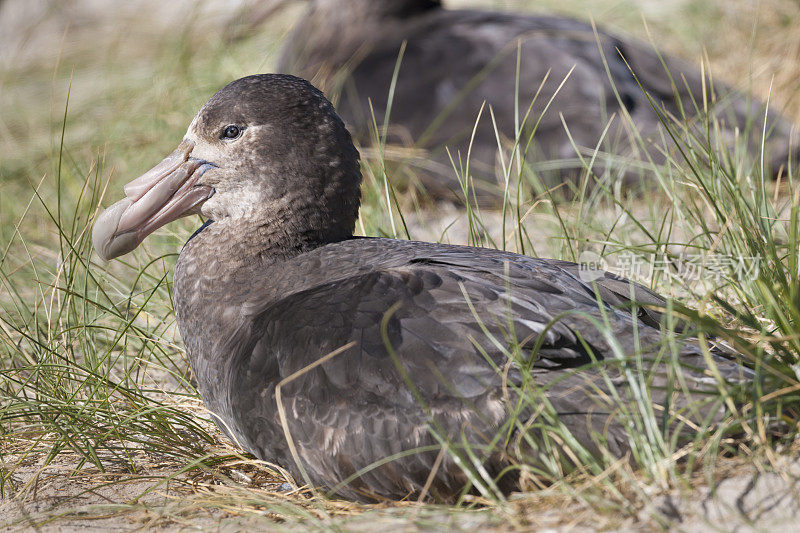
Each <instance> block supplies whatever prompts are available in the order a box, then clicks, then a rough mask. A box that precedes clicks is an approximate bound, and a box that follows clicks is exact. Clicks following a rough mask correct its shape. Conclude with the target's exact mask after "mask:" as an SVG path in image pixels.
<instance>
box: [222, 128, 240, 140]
mask: <svg viewBox="0 0 800 533" xmlns="http://www.w3.org/2000/svg"><path fill="white" fill-rule="evenodd" d="M243 131H244V128H241V127H239V126H237V125H236V124H229V125H227V126H225V128H224V129H223V130H222V134H220V136H219V138H220V139H223V140H228V141H230V140H232V139H238V138H239V137H240V136H241V135H242V132H243Z"/></svg>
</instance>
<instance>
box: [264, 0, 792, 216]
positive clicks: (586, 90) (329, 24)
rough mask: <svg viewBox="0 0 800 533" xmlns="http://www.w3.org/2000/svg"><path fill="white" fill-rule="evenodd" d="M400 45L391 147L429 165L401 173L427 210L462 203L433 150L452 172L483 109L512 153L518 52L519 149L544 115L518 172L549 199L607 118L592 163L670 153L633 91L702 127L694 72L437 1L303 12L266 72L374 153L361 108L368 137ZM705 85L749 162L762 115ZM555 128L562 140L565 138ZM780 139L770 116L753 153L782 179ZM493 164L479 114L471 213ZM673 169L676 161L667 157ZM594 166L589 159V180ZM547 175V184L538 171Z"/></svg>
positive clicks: (609, 44) (575, 30) (623, 44)
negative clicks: (310, 97) (309, 85)
mask: <svg viewBox="0 0 800 533" xmlns="http://www.w3.org/2000/svg"><path fill="white" fill-rule="evenodd" d="M404 41H405V42H406V43H407V47H406V49H405V52H404V54H403V57H402V63H401V67H400V71H399V76H398V78H397V86H396V89H395V93H394V98H393V101H392V110H391V116H390V119H389V124H390V125H391V127H392V130H391V131H392V132H393V133H392V134H391V135H390V138H391V139H392V140H393V141H394V142H396V143H398V144H403V145H413V146H415V147H421V148H425V149H427V150H429V151H430V153H429V154H428V155H426V156H423V159H424V160H422V161H420V160H418V159H417V160H414V158H409V159H410V163H409V164H410V166H411V168H412V169H413V170H412V172H413V173H414V174H416V175H418V176H419V177H420V178H421V180H422V182H423V184H424V186H425V188H426V189H427V190H428V192H429V193H431V194H432V195H433V196H434V197H436V198H444V199H455V198H456V197H458V196H460V195H461V194H460V190H461V187H460V185H459V183H458V181H457V178H456V173H455V171H454V170H453V167H452V164H451V161H450V157H449V156H448V154H447V153H446V151H445V149H444V147H445V146H447V147H449V148H450V152H451V154H452V155H453V157H454V159H456V160H458V155H457V154H458V153H459V152H460V154H461V157H462V158H463V159H464V160H465V159H466V155H467V151H468V147H469V144H470V135H471V133H472V130H473V127H474V125H475V120H476V118H477V117H478V114H479V110H480V108H481V105H482V104H483V103H484V101H485V102H486V103H488V104H489V105H490V106H491V107H492V110H493V112H494V116H495V118H496V122H497V126H498V128H499V131H500V134H501V136H502V138H504V139H506V142H505V145H506V151H507V148H508V146H510V145H511V142H513V139H514V138H515V135H514V131H515V115H516V113H517V112H516V110H515V91H516V88H515V84H516V80H517V45H516V43H517V42H520V60H521V64H520V71H519V108H520V111H519V119H520V120H522V118H523V117H524V115H525V112H526V109H527V108H528V106H529V105H530V103H531V101H532V100H533V98H534V96H535V95H536V94H537V92H539V94H538V96H537V97H536V102H535V104H534V106H533V110H532V112H531V114H530V118H529V119H528V123H527V126H526V128H525V130H524V131H523V135H522V139H523V140H522V145H523V148H524V147H525V144H526V142H527V138H528V136H529V134H530V133H531V132H532V131H533V126H534V124H535V123H536V122H537V121H538V120H539V116H540V115H541V113H542V111H543V110H544V109H545V106H547V105H548V104H549V109H548V110H547V112H546V113H545V114H544V116H543V117H542V119H541V122H540V123H539V124H538V127H537V130H536V135H535V141H534V145H533V149H532V150H531V152H529V157H528V162H529V164H530V165H531V166H532V167H533V168H536V169H538V171H539V172H540V174H541V175H542V177H543V178H544V179H545V182H546V183H548V184H549V185H551V186H552V185H556V184H558V183H561V182H562V181H563V180H567V181H569V180H573V179H575V178H576V177H577V174H578V172H579V171H580V170H581V169H582V168H583V167H582V164H581V163H580V162H579V160H578V158H577V156H576V152H575V147H574V146H573V141H574V143H575V145H576V146H578V147H579V148H580V150H581V151H582V152H583V155H584V157H586V158H587V159H588V158H590V154H591V153H592V151H593V150H594V148H595V147H596V146H597V145H598V142H599V141H600V139H601V137H602V134H603V130H604V129H605V127H606V125H607V123H608V121H609V120H610V119H611V117H612V116H615V115H616V117H615V118H614V120H613V122H612V125H611V127H610V128H609V130H608V132H607V133H606V136H605V142H604V143H603V144H602V145H601V146H600V149H601V151H603V152H607V153H610V154H611V155H612V156H616V157H617V158H618V159H621V160H623V161H625V160H630V159H631V158H632V159H633V160H636V159H641V160H644V161H647V160H648V158H652V160H653V161H654V162H656V163H660V162H663V161H664V157H663V154H662V151H663V149H664V148H662V147H661V146H662V145H663V144H664V142H663V141H666V145H667V146H668V147H669V146H671V145H672V140H671V138H670V137H669V135H667V134H663V133H660V129H661V126H660V121H659V118H658V116H657V114H656V113H655V111H654V110H653V108H652V104H651V102H649V101H648V99H647V96H646V95H645V91H646V92H647V94H648V95H649V96H650V98H652V100H653V103H654V104H655V105H656V106H657V107H658V108H659V109H660V110H661V113H662V114H663V115H664V116H666V117H670V116H671V117H680V116H681V114H682V111H681V108H682V109H683V113H685V114H686V115H687V117H688V118H689V119H690V120H694V121H695V126H696V127H695V128H694V132H695V134H696V135H698V136H699V137H700V138H702V137H703V136H704V132H705V125H704V123H703V121H702V118H699V117H697V113H696V109H697V108H698V107H700V108H701V109H702V107H703V76H702V74H701V72H700V71H699V70H698V68H696V67H695V66H693V65H690V64H688V63H686V62H684V61H681V60H679V59H676V58H674V57H670V56H668V55H664V56H662V57H663V63H662V59H661V58H659V55H658V54H657V53H656V52H655V51H654V50H653V48H652V47H651V46H650V45H648V44H646V43H642V42H639V41H637V40H635V39H630V38H622V37H618V36H615V35H612V34H610V33H608V32H606V31H603V30H602V29H599V30H597V32H596V33H595V31H594V30H593V28H592V27H591V26H590V25H588V24H586V23H584V22H580V21H577V20H573V19H569V18H564V17H556V16H530V15H520V14H514V13H503V12H493V11H476V10H447V9H444V8H442V7H441V5H440V2H439V1H438V0H437V1H432V0H431V1H427V0H426V1H419V0H395V1H392V2H374V1H372V0H312V2H311V6H310V7H309V10H308V12H307V13H306V14H305V15H304V16H303V17H302V18H301V19H300V21H299V22H298V24H297V26H296V28H295V29H294V31H293V33H292V34H291V35H290V37H289V39H288V42H287V44H286V46H285V49H284V52H283V55H282V58H281V61H280V64H279V69H280V70H281V71H282V72H288V73H292V74H297V75H299V76H301V77H304V78H307V79H309V80H312V81H314V82H315V83H316V84H318V85H321V86H323V87H324V88H325V91H326V93H327V94H329V95H337V96H339V95H340V96H339V103H338V106H337V107H338V111H339V113H340V114H341V115H342V117H343V118H344V119H345V121H346V122H348V123H349V124H350V125H351V126H352V127H353V128H354V131H355V132H356V134H357V137H358V138H359V139H360V140H361V141H362V142H370V141H371V140H373V139H374V133H372V130H373V128H372V111H371V109H370V102H371V104H372V108H373V109H374V114H375V118H376V120H377V122H378V124H381V122H382V121H383V117H384V114H385V111H386V107H387V101H388V96H389V88H390V83H391V80H392V76H393V72H394V69H395V65H396V63H397V59H398V54H399V52H400V48H401V45H402V43H403V42H404ZM623 57H624V59H623ZM626 61H627V63H628V64H626ZM628 65H630V69H632V70H633V72H634V73H635V74H636V75H637V77H638V80H639V82H637V81H636V79H634V77H633V75H631V72H630V69H629V66H628ZM570 71H571V74H570ZM568 75H569V77H567V76H568ZM545 79H547V81H546V83H544V85H542V86H541V90H540V85H541V84H542V82H543V81H544V80H545ZM565 79H566V80H567V81H566V82H565V83H564V85H563V87H561V88H560V90H559V85H560V84H561V83H562V81H564V80H565ZM673 80H674V85H673ZM706 82H707V89H708V91H709V92H710V90H711V87H712V86H713V88H714V90H715V92H716V95H717V99H716V103H714V101H713V100H712V101H711V106H712V107H711V114H712V115H713V116H715V117H717V118H718V119H719V120H720V121H721V124H722V132H721V133H722V138H723V139H725V142H727V143H728V145H729V146H730V145H731V143H732V141H733V139H734V138H735V136H736V135H737V133H736V130H737V128H738V130H739V133H740V134H741V133H743V132H744V131H749V138H748V139H749V140H748V146H749V149H750V153H751V155H752V156H753V157H755V156H756V154H757V151H758V146H759V144H760V142H761V126H762V122H763V116H764V112H765V106H764V104H763V103H762V102H760V101H758V99H755V98H751V97H749V96H747V95H744V94H742V93H739V92H737V91H734V90H732V89H731V88H730V87H727V86H725V85H724V84H722V83H719V82H716V83H715V84H713V85H712V83H711V81H710V80H706ZM639 83H641V85H642V86H641V87H640V86H639ZM556 93H557V94H556ZM551 98H552V99H553V100H552V103H550V100H551ZM625 114H629V115H630V118H631V120H632V121H633V123H634V124H635V126H636V128H637V129H638V131H639V133H640V135H641V136H642V138H644V139H646V141H645V145H646V148H645V152H644V153H643V152H642V149H641V147H640V145H639V143H638V141H637V140H636V136H635V135H632V134H631V132H630V125H629V124H628V122H627V120H626V119H625V118H624V115H625ZM562 116H563V120H564V123H566V125H567V126H568V127H569V131H570V134H571V135H572V140H570V138H569V136H568V135H567V133H566V132H565V129H564V125H563V124H562ZM669 120H671V119H670V118H667V121H669ZM791 127H792V125H791V124H790V123H789V121H787V120H786V119H785V118H784V117H782V116H781V115H780V114H779V113H777V112H775V110H770V113H769V128H768V133H769V137H768V142H767V147H766V148H767V154H768V157H767V162H768V163H771V168H772V171H773V172H777V171H778V170H779V168H780V167H781V166H783V167H785V166H786V163H787V160H788V157H789V154H790V151H791V152H792V153H793V156H794V157H795V160H796V158H797V155H798V143H797V142H796V141H795V142H794V143H792V146H791V148H790V132H791ZM662 137H663V138H662ZM509 139H510V140H511V141H508V140H509ZM648 139H649V140H648ZM653 142H654V143H655V144H654V143H653ZM497 153H498V146H497V138H496V135H495V131H494V126H493V123H492V120H491V117H490V116H489V112H488V108H487V109H486V110H485V112H484V114H483V117H482V119H481V122H480V124H479V126H478V128H477V130H476V135H475V140H474V143H473V145H472V150H471V166H470V169H471V171H472V173H473V175H474V176H475V177H477V178H479V180H477V182H476V186H477V192H478V200H479V201H481V202H482V203H489V204H491V203H496V202H497V201H498V199H499V198H500V193H501V191H502V189H503V179H502V172H501V171H500V165H499V163H498V156H497ZM387 157H388V158H389V159H391V158H392V156H391V155H390V156H387ZM677 158H678V160H679V161H680V156H677ZM548 161H550V162H549V163H548ZM506 164H508V158H507V156H506ZM606 165H607V161H606V159H605V158H604V157H603V156H601V157H600V158H599V159H598V160H597V161H596V165H595V171H599V170H601V169H602V167H603V166H606ZM553 166H555V170H547V169H548V167H553ZM637 166H638V165H636V164H630V163H628V164H617V165H614V164H612V165H608V168H609V170H611V172H612V176H613V177H614V178H617V179H621V180H623V182H625V183H627V184H632V183H634V182H638V180H639V177H640V176H641V175H642V172H641V171H640V170H637ZM645 174H646V173H645ZM395 177H396V176H395ZM563 190H564V189H562V191H563Z"/></svg>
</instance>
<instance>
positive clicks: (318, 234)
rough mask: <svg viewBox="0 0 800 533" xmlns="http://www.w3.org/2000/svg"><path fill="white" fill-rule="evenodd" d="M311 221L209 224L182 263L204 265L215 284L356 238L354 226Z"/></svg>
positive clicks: (190, 243)
mask: <svg viewBox="0 0 800 533" xmlns="http://www.w3.org/2000/svg"><path fill="white" fill-rule="evenodd" d="M310 222H313V220H310V217H309V218H290V219H285V220H275V219H273V220H271V221H269V222H268V223H254V222H249V221H241V220H233V219H224V220H220V221H215V222H213V223H210V224H208V225H207V226H206V227H205V228H203V229H202V231H200V232H199V233H197V234H196V235H195V236H194V237H193V238H191V239H190V240H189V241H188V242H187V243H186V245H185V246H184V248H183V250H182V251H181V255H180V262H181V263H190V262H191V263H195V264H197V265H203V271H204V273H200V272H197V273H196V274H195V275H204V276H207V277H209V278H210V279H211V280H214V281H221V280H229V279H232V278H240V277H242V276H247V275H248V272H252V271H262V272H263V271H264V269H267V268H268V267H270V266H272V265H274V264H276V263H280V262H283V261H287V260H289V259H291V258H293V257H296V256H298V255H300V254H302V253H305V252H308V251H311V250H313V249H315V248H317V247H319V246H323V245H325V244H327V243H331V242H337V241H341V240H344V239H347V238H349V237H351V236H352V226H350V227H349V228H348V227H347V226H346V225H344V227H343V226H328V227H319V226H315V225H314V224H311V223H310Z"/></svg>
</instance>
